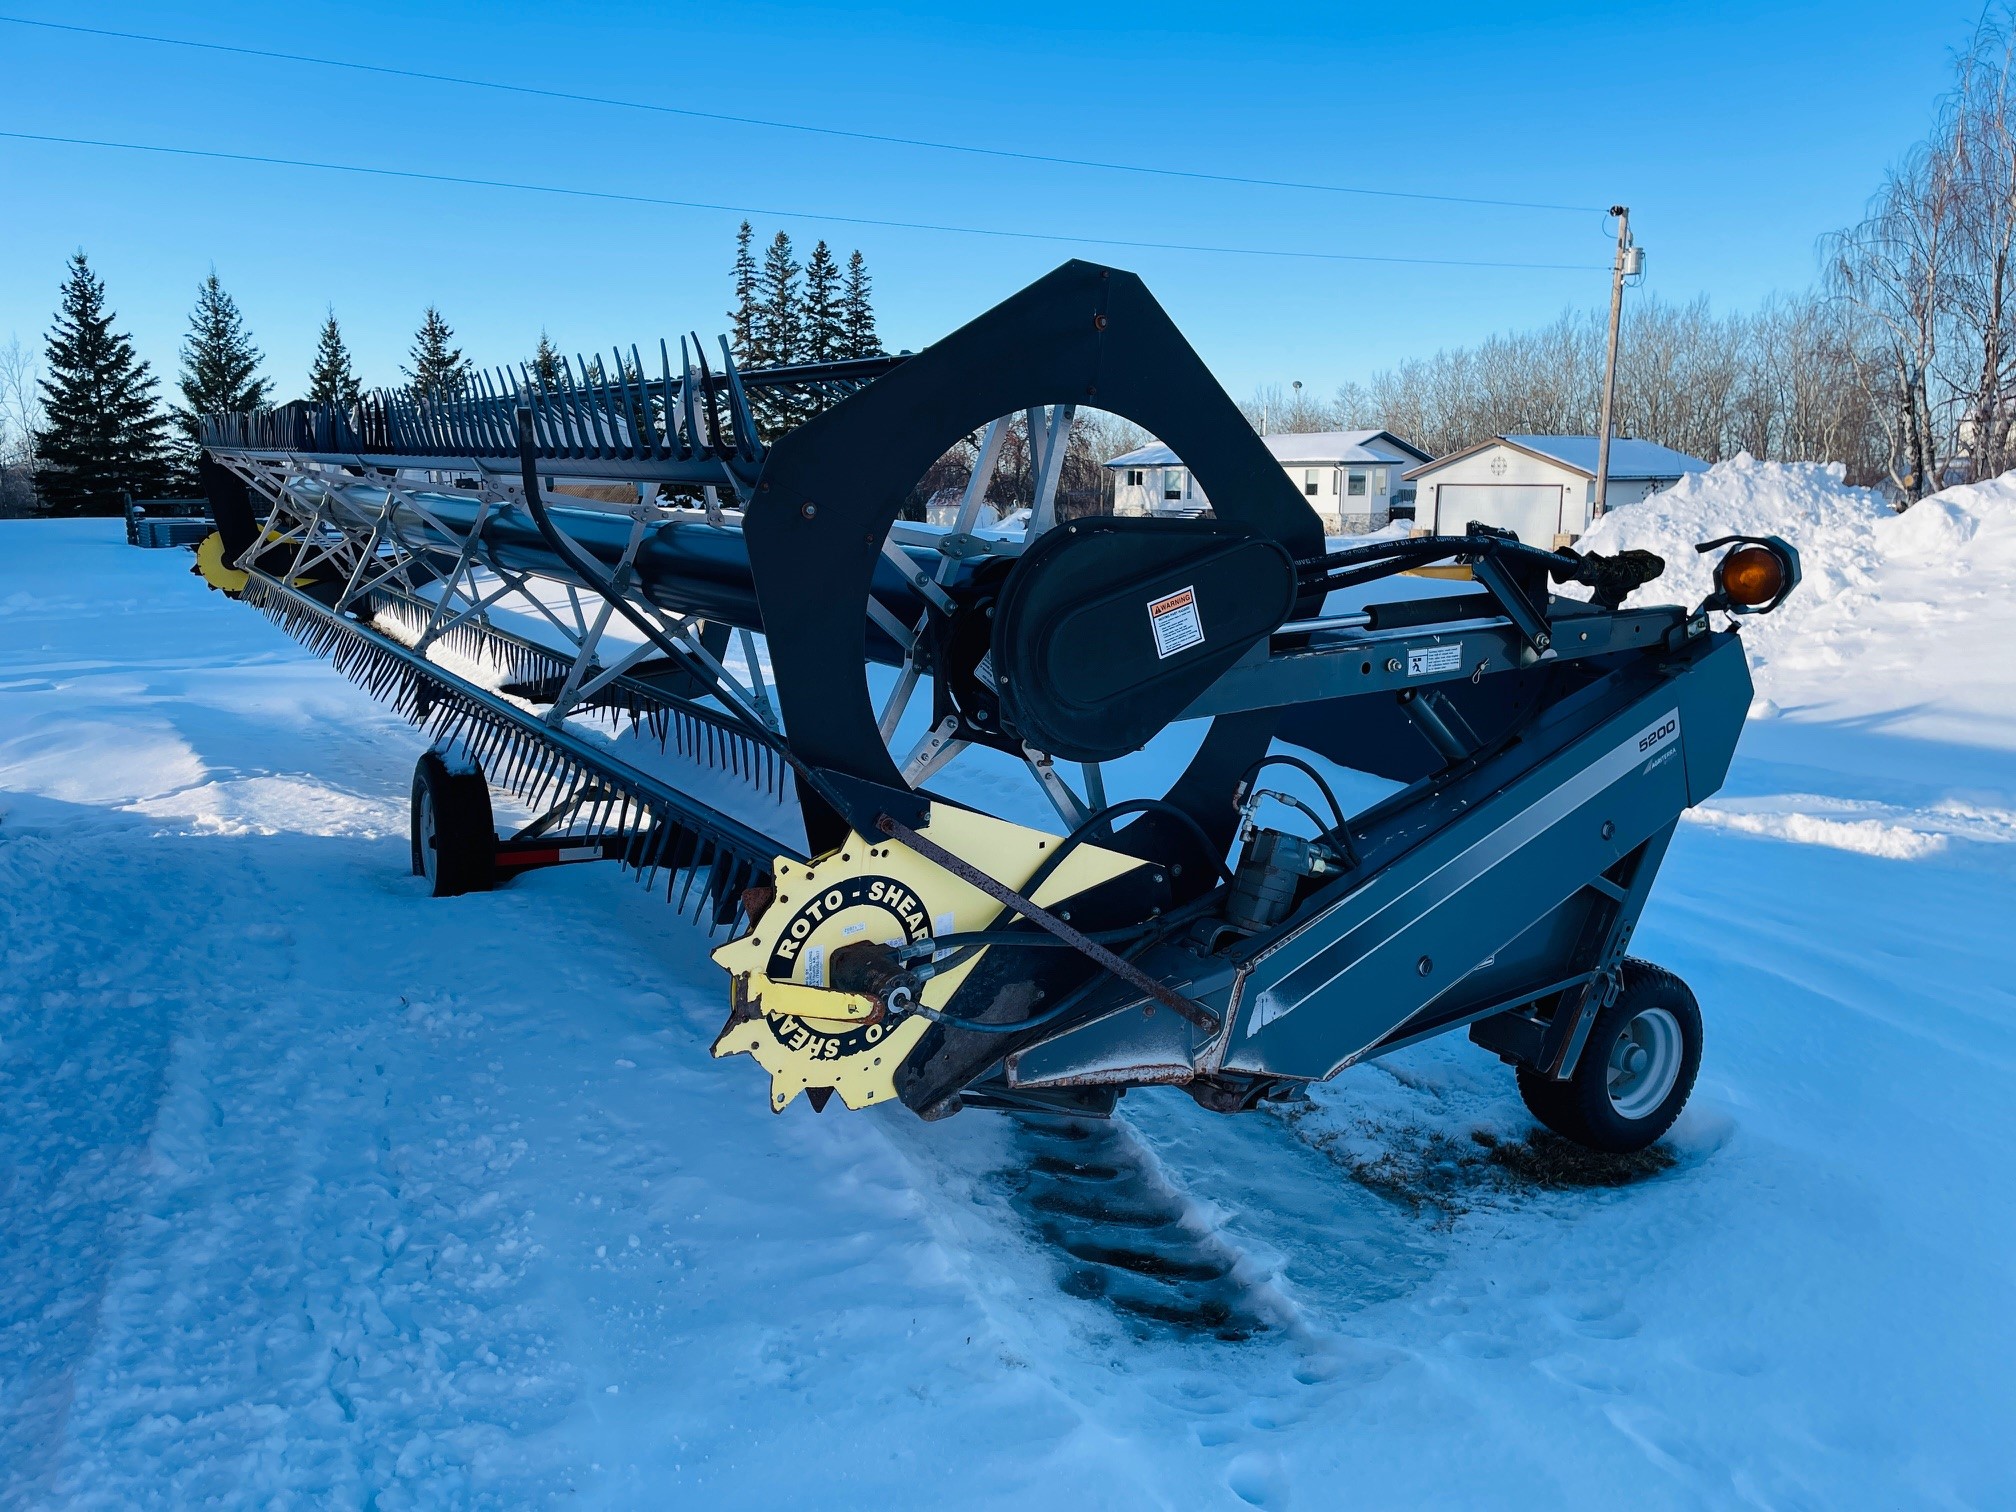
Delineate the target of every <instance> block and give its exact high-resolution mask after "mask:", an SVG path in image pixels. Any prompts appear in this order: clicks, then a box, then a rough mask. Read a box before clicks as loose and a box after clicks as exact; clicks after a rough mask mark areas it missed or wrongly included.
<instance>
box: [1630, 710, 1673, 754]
mask: <svg viewBox="0 0 2016 1512" xmlns="http://www.w3.org/2000/svg"><path fill="white" fill-rule="evenodd" d="M1679 732H1680V716H1679V715H1678V714H1671V715H1668V716H1667V717H1666V718H1665V719H1664V720H1662V721H1661V722H1660V723H1659V724H1657V725H1655V726H1654V727H1653V728H1651V729H1649V730H1647V731H1646V732H1645V733H1644V734H1643V735H1640V736H1639V737H1638V754H1639V755H1640V756H1643V755H1644V754H1645V753H1646V752H1647V751H1649V750H1651V749H1652V748H1653V747H1654V746H1656V745H1658V744H1659V743H1660V742H1661V741H1663V740H1666V739H1668V738H1670V737H1672V736H1674V735H1677V734H1678V733H1679Z"/></svg>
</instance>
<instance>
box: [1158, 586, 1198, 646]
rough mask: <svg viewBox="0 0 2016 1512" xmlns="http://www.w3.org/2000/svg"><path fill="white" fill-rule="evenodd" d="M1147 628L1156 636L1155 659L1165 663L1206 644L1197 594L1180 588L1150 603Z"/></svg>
mask: <svg viewBox="0 0 2016 1512" xmlns="http://www.w3.org/2000/svg"><path fill="white" fill-rule="evenodd" d="M1148 628H1149V629H1151V630H1153V631H1154V632H1155V655H1156V656H1157V657H1159V658H1161V659H1163V660H1165V661H1166V660H1167V659H1168V658H1170V657H1172V656H1174V655H1175V654H1176V653H1177V652H1178V651H1188V650H1189V649H1190V648H1191V647H1192V646H1201V645H1203V644H1204V622H1203V621H1202V620H1200V619H1199V618H1198V617H1197V590H1196V589H1195V588H1179V589H1177V591H1176V592H1174V593H1170V594H1165V595H1164V596H1163V597H1161V598H1158V599H1150V600H1149V601H1148Z"/></svg>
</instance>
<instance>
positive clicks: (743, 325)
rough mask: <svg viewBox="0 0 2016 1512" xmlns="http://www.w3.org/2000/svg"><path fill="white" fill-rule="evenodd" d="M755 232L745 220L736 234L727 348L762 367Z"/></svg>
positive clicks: (745, 362) (746, 363)
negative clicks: (752, 249)
mask: <svg viewBox="0 0 2016 1512" xmlns="http://www.w3.org/2000/svg"><path fill="white" fill-rule="evenodd" d="M755 237H756V232H755V231H754V229H753V228H752V227H751V226H750V224H749V222H747V221H746V220H745V221H744V222H742V225H741V227H740V228H739V229H738V230H737V231H736V233H735V308H734V309H732V310H730V311H729V312H728V349H729V350H730V351H731V352H733V353H734V355H735V360H736V361H737V362H738V363H740V364H741V365H742V366H743V367H761V366H762V365H763V357H762V354H761V353H760V352H759V351H758V350H757V326H758V325H759V323H760V322H759V320H758V317H757V313H756V254H755V253H754V252H752V251H751V250H750V244H751V243H752V242H753V241H754V240H755Z"/></svg>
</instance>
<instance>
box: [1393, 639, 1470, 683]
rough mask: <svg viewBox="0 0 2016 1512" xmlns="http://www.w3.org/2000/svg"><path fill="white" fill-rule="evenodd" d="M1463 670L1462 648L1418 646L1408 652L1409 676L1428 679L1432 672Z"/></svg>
mask: <svg viewBox="0 0 2016 1512" xmlns="http://www.w3.org/2000/svg"><path fill="white" fill-rule="evenodd" d="M1462 670H1463V648H1462V647H1461V646H1416V647H1410V648H1409V649H1408V652H1407V675H1408V676H1409V677H1426V676H1428V675H1429V674H1430V673H1431V672H1461V671H1462Z"/></svg>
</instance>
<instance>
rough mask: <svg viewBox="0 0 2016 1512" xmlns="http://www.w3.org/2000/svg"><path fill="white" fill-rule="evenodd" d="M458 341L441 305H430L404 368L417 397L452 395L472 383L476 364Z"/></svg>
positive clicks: (431, 397) (440, 397)
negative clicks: (465, 355)
mask: <svg viewBox="0 0 2016 1512" xmlns="http://www.w3.org/2000/svg"><path fill="white" fill-rule="evenodd" d="M454 342H455V330H454V327H452V326H450V325H449V324H448V322H447V321H445V320H443V319H442V318H441V311H440V310H439V309H437V308H436V307H435V306H433V305H429V306H427V313H426V314H425V315H424V316H422V317H421V320H420V329H419V331H418V332H416V333H415V335H414V337H413V350H412V351H411V352H410V353H409V354H408V355H407V361H406V365H405V367H404V368H403V369H401V371H403V372H404V373H405V374H406V377H407V378H408V379H409V380H410V382H409V383H408V385H407V387H408V389H409V391H410V392H411V393H412V395H413V397H414V398H415V399H443V398H448V399H452V398H453V397H455V396H456V395H457V394H460V393H461V392H462V390H463V389H464V388H465V387H466V386H467V385H468V382H469V374H470V372H471V371H472V369H473V368H474V367H475V364H474V363H472V362H471V361H470V360H469V359H468V358H467V357H464V356H463V355H462V349H461V348H460V347H458V346H456V345H455V344H454Z"/></svg>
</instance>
